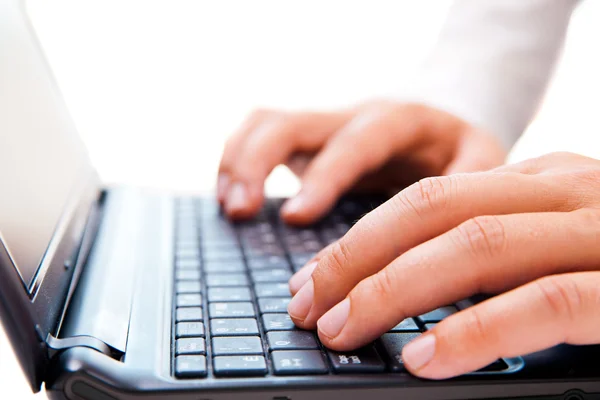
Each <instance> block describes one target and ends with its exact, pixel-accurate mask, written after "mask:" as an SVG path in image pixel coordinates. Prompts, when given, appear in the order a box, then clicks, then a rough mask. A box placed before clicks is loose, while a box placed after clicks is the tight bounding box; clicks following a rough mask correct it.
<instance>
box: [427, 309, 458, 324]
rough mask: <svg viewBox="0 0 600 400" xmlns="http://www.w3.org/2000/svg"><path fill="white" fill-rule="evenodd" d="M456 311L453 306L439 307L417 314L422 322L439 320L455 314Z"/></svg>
mask: <svg viewBox="0 0 600 400" xmlns="http://www.w3.org/2000/svg"><path fill="white" fill-rule="evenodd" d="M457 312H458V310H457V308H456V307H454V306H446V307H440V308H438V309H436V310H433V311H430V312H428V313H426V314H423V315H421V316H419V320H420V321H421V322H423V323H428V322H440V321H441V320H443V319H444V318H446V317H449V316H450V315H452V314H455V313H457Z"/></svg>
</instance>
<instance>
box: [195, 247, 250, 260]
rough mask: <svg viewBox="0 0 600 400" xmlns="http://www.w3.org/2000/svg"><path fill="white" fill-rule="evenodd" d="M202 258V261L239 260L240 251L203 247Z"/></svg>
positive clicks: (232, 248) (237, 249)
mask: <svg viewBox="0 0 600 400" xmlns="http://www.w3.org/2000/svg"><path fill="white" fill-rule="evenodd" d="M202 258H203V259H204V260H211V261H214V260H241V259H242V251H241V250H240V249H239V248H236V247H229V248H225V247H223V245H221V246H218V247H217V246H215V247H212V246H204V251H203V252H202Z"/></svg>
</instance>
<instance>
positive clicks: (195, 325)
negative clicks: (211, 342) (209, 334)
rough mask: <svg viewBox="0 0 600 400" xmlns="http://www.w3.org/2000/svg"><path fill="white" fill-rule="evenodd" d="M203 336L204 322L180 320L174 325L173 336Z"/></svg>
mask: <svg viewBox="0 0 600 400" xmlns="http://www.w3.org/2000/svg"><path fill="white" fill-rule="evenodd" d="M201 336H204V324H203V323H202V322H180V323H178V324H177V325H175V337H176V338H177V339H179V338H189V337H201Z"/></svg>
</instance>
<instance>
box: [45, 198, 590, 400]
mask: <svg viewBox="0 0 600 400" xmlns="http://www.w3.org/2000/svg"><path fill="white" fill-rule="evenodd" d="M147 201H148V205H147V206H146V207H147V208H148V210H149V211H151V212H152V218H148V219H147V220H146V221H145V227H144V232H146V233H147V235H146V236H145V237H144V238H141V240H144V243H145V245H146V249H147V251H146V253H145V254H144V257H145V261H146V262H145V264H144V265H145V273H144V274H140V275H139V279H138V281H137V282H136V288H135V295H134V300H133V308H132V320H131V324H130V330H129V337H128V345H127V353H126V355H125V357H124V358H123V360H122V361H118V360H114V359H111V358H110V357H107V356H105V355H103V354H101V353H98V352H95V351H93V350H90V349H85V348H73V349H69V350H67V351H65V352H63V353H62V354H61V356H60V358H59V359H57V361H56V362H57V364H56V366H55V367H54V368H53V369H52V371H53V376H52V377H51V379H50V380H49V382H48V383H47V388H48V389H49V390H50V393H54V391H56V396H57V398H60V396H61V395H60V393H61V391H63V390H64V391H65V392H66V393H67V395H68V396H69V397H70V398H81V397H75V396H74V395H75V393H74V391H73V385H74V384H75V383H76V382H85V383H86V384H88V385H89V386H90V387H94V388H96V389H98V390H99V391H101V392H103V393H105V394H107V395H109V396H112V397H114V398H117V399H134V398H141V397H146V396H148V397H154V398H175V399H194V400H199V399H205V400H208V399H211V400H218V399H236V398H239V399H244V400H254V399H267V400H272V399H273V398H286V397H287V398H289V399H291V400H301V399H310V400H320V399H331V398H344V399H361V398H376V399H400V398H401V399H424V400H427V399H432V400H433V399H484V398H485V399H494V398H496V399H499V398H527V397H528V396H532V398H542V399H545V398H549V399H553V398H557V399H563V394H565V393H566V392H567V391H569V390H573V389H577V390H580V391H581V393H600V379H599V378H598V377H600V364H599V363H598V362H597V360H598V359H600V347H599V346H586V347H573V346H558V347H555V348H553V349H550V350H547V351H544V352H540V353H536V354H532V355H530V356H527V357H525V367H524V368H523V369H522V370H521V371H520V372H518V373H514V374H510V375H504V376H502V375H500V376H494V375H489V376H465V377H461V378H457V379H453V380H447V381H441V382H431V381H423V380H420V379H416V378H414V377H412V376H410V375H408V374H406V373H386V374H381V375H379V374H352V375H342V374H339V375H337V374H334V373H330V374H327V375H322V376H310V377H306V376H272V375H270V376H268V377H267V378H264V377H262V378H231V377H228V378H218V377H215V376H214V375H213V374H210V376H209V377H208V378H202V379H185V380H182V379H176V378H174V377H173V376H172V374H171V369H170V367H171V366H170V363H169V359H170V357H171V351H172V348H171V340H170V339H171V324H170V322H171V313H172V307H171V306H172V266H171V260H172V242H171V240H172V238H171V232H172V225H171V224H172V215H171V214H170V211H169V203H170V201H169V200H168V199H166V198H163V199H160V198H152V199H148V200H147ZM79 393H80V394H81V391H80V392H79ZM51 396H54V394H52V395H51ZM547 396H550V397H547ZM584 398H590V399H591V398H593V397H591V396H589V395H586V397H584Z"/></svg>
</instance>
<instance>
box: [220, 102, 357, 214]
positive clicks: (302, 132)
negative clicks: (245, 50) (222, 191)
mask: <svg viewBox="0 0 600 400" xmlns="http://www.w3.org/2000/svg"><path fill="white" fill-rule="evenodd" d="M346 118H347V116H346V114H345V113H343V112H339V113H300V114H279V115H278V116H276V117H271V118H269V119H267V120H264V121H262V122H261V123H260V124H259V125H257V126H256V127H254V129H253V130H252V132H250V134H249V135H248V137H247V138H246V140H245V142H244V144H243V146H242V147H241V148H240V149H239V150H238V154H237V158H236V160H235V162H233V164H232V165H231V167H230V180H231V182H233V183H231V185H232V187H233V185H237V187H241V188H243V189H238V194H240V195H239V196H237V197H236V196H233V194H234V193H230V196H231V198H228V199H227V202H226V207H225V209H226V211H227V213H228V214H229V215H230V216H232V217H247V216H250V215H253V214H254V213H256V212H257V211H258V209H259V208H260V207H261V206H262V201H263V195H262V194H263V187H264V181H265V179H266V178H267V176H268V175H269V174H270V173H271V171H272V170H273V168H275V167H276V166H277V165H279V164H282V163H284V162H285V161H287V159H288V158H289V157H290V156H291V154H292V153H294V152H296V151H308V150H314V149H315V148H318V147H320V146H321V145H322V144H323V142H324V141H325V140H326V138H327V137H328V136H329V135H330V134H331V132H333V131H335V130H336V129H338V128H339V127H340V126H341V125H342V124H343V122H344V121H345V120H346ZM243 191H245V193H243Z"/></svg>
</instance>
